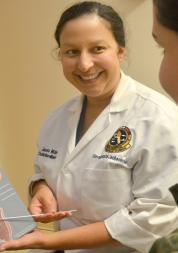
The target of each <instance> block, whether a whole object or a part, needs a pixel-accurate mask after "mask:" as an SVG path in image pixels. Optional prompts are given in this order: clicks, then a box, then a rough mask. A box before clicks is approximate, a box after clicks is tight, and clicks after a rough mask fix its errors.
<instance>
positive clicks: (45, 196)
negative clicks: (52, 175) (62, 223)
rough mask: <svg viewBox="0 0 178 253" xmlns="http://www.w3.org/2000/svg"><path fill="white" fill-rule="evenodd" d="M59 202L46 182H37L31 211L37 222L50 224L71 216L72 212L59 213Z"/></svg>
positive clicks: (30, 207) (30, 206)
mask: <svg viewBox="0 0 178 253" xmlns="http://www.w3.org/2000/svg"><path fill="white" fill-rule="evenodd" d="M57 209H58V207H57V201H56V198H55V196H54V194H53V192H52V190H51V189H50V188H49V186H48V185H47V184H46V182H45V181H40V182H37V183H36V184H35V185H34V187H33V192H32V200H31V203H30V205H29V211H30V213H31V214H32V215H35V217H34V219H35V221H37V222H43V223H48V222H52V221H56V220H60V219H63V218H65V217H68V216H70V215H71V212H70V211H62V212H57Z"/></svg>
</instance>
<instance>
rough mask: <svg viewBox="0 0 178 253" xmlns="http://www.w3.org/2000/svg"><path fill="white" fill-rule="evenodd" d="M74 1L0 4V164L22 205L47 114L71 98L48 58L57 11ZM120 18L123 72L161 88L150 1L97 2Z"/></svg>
mask: <svg viewBox="0 0 178 253" xmlns="http://www.w3.org/2000/svg"><path fill="white" fill-rule="evenodd" d="M73 2H74V1H69V0H68V1H66V0H65V1H64V0H0V86H1V92H0V166H1V167H3V168H4V169H5V171H6V173H7V175H8V176H9V178H10V180H11V181H12V183H13V185H14V186H15V188H16V190H17V192H18V193H19V194H20V196H21V197H22V199H23V200H24V201H25V202H26V201H27V198H26V186H27V181H28V178H29V177H30V175H31V174H32V171H33V160H34V155H35V152H36V141H37V138H38V135H39V131H40V128H41V126H42V123H43V122H44V120H45V119H46V117H47V115H48V113H49V112H50V111H52V110H54V109H55V108H56V107H58V106H59V105H61V104H62V103H63V102H64V101H65V100H67V99H68V98H70V97H72V96H73V95H74V94H76V91H75V90H74V89H73V88H72V86H71V85H70V84H68V83H67V82H66V81H65V80H64V78H63V76H62V71H61V67H60V63H59V62H58V61H57V60H56V59H55V58H54V57H53V56H54V54H55V53H54V49H55V46H56V44H55V41H54V39H53V32H54V30H55V25H56V23H57V21H58V18H59V16H60V13H61V12H62V11H63V10H64V8H65V7H66V6H69V5H70V3H73ZM102 2H105V3H109V4H111V5H113V6H114V7H115V8H116V9H117V10H119V11H120V13H121V15H122V17H123V18H124V21H125V25H126V27H127V28H126V30H127V40H128V48H129V50H128V57H127V59H126V62H125V63H124V67H123V68H124V70H125V71H126V72H127V73H128V74H130V75H131V76H133V77H135V78H136V79H138V80H140V81H142V82H144V83H145V84H147V85H148V86H151V87H153V88H155V89H156V90H160V91H161V92H162V89H161V88H160V85H159V81H158V77H157V76H158V68H159V64H160V61H161V52H160V50H158V49H157V48H156V45H155V42H153V39H152V36H151V26H152V3H151V2H152V1H151V0H113V1H111V0H110V1H102Z"/></svg>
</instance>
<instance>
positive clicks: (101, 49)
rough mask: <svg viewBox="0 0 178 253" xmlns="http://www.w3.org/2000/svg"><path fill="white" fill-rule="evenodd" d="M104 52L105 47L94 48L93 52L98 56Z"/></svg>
mask: <svg viewBox="0 0 178 253" xmlns="http://www.w3.org/2000/svg"><path fill="white" fill-rule="evenodd" d="M104 50H105V47H95V48H94V50H93V51H94V53H97V54H100V53H102V52H104Z"/></svg>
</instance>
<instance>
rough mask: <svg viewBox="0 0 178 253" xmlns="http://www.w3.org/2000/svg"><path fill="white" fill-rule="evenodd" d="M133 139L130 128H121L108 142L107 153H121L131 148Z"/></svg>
mask: <svg viewBox="0 0 178 253" xmlns="http://www.w3.org/2000/svg"><path fill="white" fill-rule="evenodd" d="M131 139H132V134H131V131H130V129H129V128H128V127H126V126H122V127H120V128H119V129H118V130H117V131H116V132H115V133H114V134H113V136H112V137H111V139H110V140H109V141H108V143H107V144H106V146H105V151H107V152H109V153H119V152H123V151H125V150H127V149H129V148H131V144H130V141H131Z"/></svg>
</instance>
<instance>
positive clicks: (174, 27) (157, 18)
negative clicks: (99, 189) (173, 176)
mask: <svg viewBox="0 0 178 253" xmlns="http://www.w3.org/2000/svg"><path fill="white" fill-rule="evenodd" d="M153 18H154V23H153V37H154V38H155V40H156V41H157V42H158V44H159V45H161V46H162V47H163V49H164V57H163V61H162V64H161V68H160V81H161V83H162V86H163V87H164V88H165V90H166V91H167V92H168V93H169V94H170V95H171V96H172V97H173V98H174V100H175V101H176V102H177V103H178V1H177V0H167V1H164V0H153ZM177 189H178V185H177V184H176V185H174V186H172V187H171V188H170V190H171V192H172V193H173V195H174V197H175V200H176V202H177V204H178V190H177ZM177 251H178V231H174V232H173V233H171V234H169V235H168V236H166V237H164V238H161V239H158V240H157V241H156V242H155V243H154V244H153V246H152V248H151V250H150V253H159V252H160V253H166V252H177Z"/></svg>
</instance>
